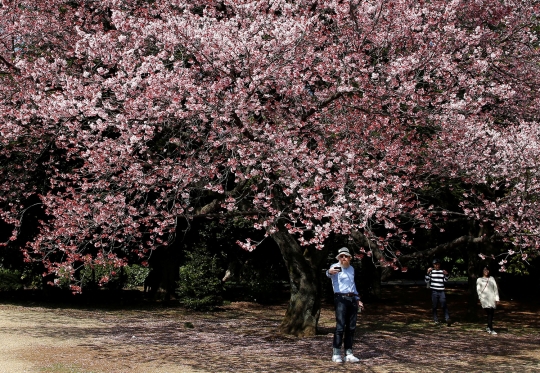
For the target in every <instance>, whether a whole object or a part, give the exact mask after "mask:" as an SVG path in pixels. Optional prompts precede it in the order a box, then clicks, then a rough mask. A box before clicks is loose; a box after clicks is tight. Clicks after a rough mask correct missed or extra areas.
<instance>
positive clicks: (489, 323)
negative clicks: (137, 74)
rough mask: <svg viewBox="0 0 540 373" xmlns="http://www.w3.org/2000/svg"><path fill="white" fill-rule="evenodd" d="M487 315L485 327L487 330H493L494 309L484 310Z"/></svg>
mask: <svg viewBox="0 0 540 373" xmlns="http://www.w3.org/2000/svg"><path fill="white" fill-rule="evenodd" d="M484 309H485V310H486V315H487V327H488V328H489V330H493V315H495V308H484Z"/></svg>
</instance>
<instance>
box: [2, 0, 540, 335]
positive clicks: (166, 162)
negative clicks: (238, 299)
mask: <svg viewBox="0 0 540 373" xmlns="http://www.w3.org/2000/svg"><path fill="white" fill-rule="evenodd" d="M0 12H1V14H0V32H1V34H0V36H1V43H0V56H1V59H0V61H2V64H3V71H2V75H1V79H2V87H1V88H0V99H1V102H2V105H1V107H0V110H1V117H2V120H1V122H0V132H1V134H2V139H1V140H0V141H1V143H0V144H1V147H0V153H1V154H0V156H1V157H2V158H1V159H2V162H3V163H2V165H3V166H2V177H3V179H4V181H7V180H8V179H9V180H10V182H9V183H7V182H3V183H2V186H1V188H2V194H1V200H0V203H1V204H2V206H3V208H2V210H1V211H2V219H3V220H4V221H5V222H7V223H8V224H11V225H12V226H13V227H14V232H13V235H12V238H11V239H15V238H16V236H17V233H18V229H19V228H20V224H21V216H23V214H24V208H25V204H24V202H23V201H24V200H25V199H27V198H29V197H30V196H32V195H38V196H39V199H40V203H41V206H42V208H43V211H44V213H45V214H46V216H47V219H44V220H43V221H42V222H41V223H40V226H39V234H38V235H37V236H36V237H35V239H33V240H31V241H30V242H29V243H28V245H27V246H26V247H25V249H24V253H25V255H26V258H27V260H39V261H42V262H43V263H44V265H45V266H46V268H47V269H48V271H49V273H53V274H56V275H60V274H63V275H64V274H65V275H67V276H68V277H70V278H72V279H74V278H75V274H76V271H77V268H79V267H80V266H83V265H85V264H86V265H89V264H98V265H105V264H106V265H111V266H113V267H121V266H123V265H125V264H126V263H127V262H128V261H129V260H131V259H130V256H129V255H134V256H135V257H139V258H140V259H141V260H144V258H146V257H147V256H148V255H149V253H150V252H151V251H152V250H155V249H156V248H159V247H166V246H170V245H171V243H172V242H174V240H175V233H176V229H177V226H178V224H179V222H180V221H181V220H182V221H189V220H190V219H192V218H194V217H198V216H210V214H212V216H214V217H217V218H221V219H227V218H228V217H230V216H235V215H242V216H244V217H245V218H246V219H250V220H251V221H252V223H253V227H255V228H257V229H261V230H263V231H264V232H265V234H266V235H267V236H268V237H271V238H273V239H274V240H275V241H276V242H277V243H278V245H279V247H280V250H281V254H282V255H283V258H284V259H285V263H286V265H287V268H288V270H289V276H290V279H291V302H290V305H289V309H288V311H287V313H286V317H285V319H284V321H283V324H282V328H281V329H282V331H284V332H285V333H293V334H296V335H313V334H314V333H315V330H316V325H317V320H318V311H319V305H318V300H319V299H320V294H319V293H320V286H317V284H316V282H315V281H316V280H315V278H318V275H317V273H318V272H319V271H320V269H321V268H320V267H321V265H322V263H323V258H325V257H326V256H325V255H324V250H330V249H332V248H331V247H330V246H331V241H330V240H329V237H331V235H332V234H338V235H349V234H351V233H352V232H354V231H358V232H360V233H361V234H362V235H364V236H365V237H367V238H368V239H369V242H374V243H375V248H376V249H377V250H380V251H381V253H382V254H384V255H380V259H379V263H378V264H380V265H383V266H387V267H395V268H397V267H399V261H398V258H397V255H396V248H397V246H396V242H397V245H399V247H400V249H401V250H402V251H403V252H406V251H407V250H408V247H409V246H410V245H411V244H412V243H413V241H414V232H415V229H419V228H424V229H432V228H433V224H434V222H435V221H439V220H442V221H444V220H445V219H447V217H448V216H449V215H450V216H452V215H459V216H462V217H464V218H466V219H471V220H472V221H474V222H475V224H477V225H478V226H480V224H482V225H486V226H488V227H489V235H490V236H489V237H488V236H484V235H482V236H481V237H480V238H481V240H488V239H493V240H495V239H497V240H502V241H504V242H505V243H508V244H510V245H513V246H512V247H513V249H512V250H511V251H509V253H513V252H519V253H520V254H521V255H525V253H524V251H523V250H524V249H525V248H535V249H537V248H538V226H539V225H538V208H537V207H538V206H537V203H538V202H537V201H538V190H539V189H538V185H539V184H538V163H537V160H538V152H539V151H540V147H539V146H538V142H539V139H540V136H539V127H538V112H539V111H538V104H539V100H538V83H539V81H538V79H539V76H540V74H538V69H539V66H538V48H537V31H538V23H537V18H536V14H538V5H537V4H536V2H534V1H527V0H526V1H509V2H505V3H501V2H499V1H496V0H488V1H484V2H478V3H472V2H466V1H453V2H447V1H442V0H441V1H431V2H422V1H418V2H410V1H404V0H396V1H380V0H374V1H360V0H349V1H345V0H344V1H318V2H315V1H307V0H300V1H295V2H286V1H278V0H276V1H273V2H268V1H251V2H245V1H241V0H234V1H233V0H231V1H220V2H217V1H207V0H205V1H189V2H187V1H182V0H175V1H167V2H164V1H155V2H144V1H142V2H141V1H129V0H123V1H119V0H108V1H102V2H99V3H96V2H86V1H70V2H66V1H60V0H50V1H47V2H44V3H40V4H35V3H33V2H26V1H13V2H3V3H2V8H0ZM37 172H41V173H43V178H39V180H43V181H42V184H40V185H39V187H38V186H37V185H34V184H32V183H31V182H30V180H34V179H35V177H34V176H33V175H35V174H36V173H37ZM454 183H455V184H456V185H460V186H463V188H464V191H463V193H461V196H460V197H459V203H458V206H453V207H452V209H448V208H447V206H446V205H444V204H434V202H435V201H436V199H435V198H431V194H432V193H431V188H433V186H434V185H450V184H451V185H454ZM257 243H258V242H255V241H253V240H250V239H249V238H248V239H246V240H245V241H243V242H239V244H240V245H242V247H244V248H246V249H248V250H252V249H254V248H255V247H256V246H257ZM362 249H363V250H364V251H366V252H370V251H371V250H372V249H370V248H362ZM317 250H322V251H317ZM523 258H524V259H526V257H524V256H523ZM502 264H504V262H503V263H502ZM103 280H106V278H104V279H103ZM73 290H74V291H79V290H80V288H79V287H78V285H77V284H76V283H74V284H73Z"/></svg>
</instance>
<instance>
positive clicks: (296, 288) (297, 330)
mask: <svg viewBox="0 0 540 373" xmlns="http://www.w3.org/2000/svg"><path fill="white" fill-rule="evenodd" d="M272 238H273V239H274V241H275V242H276V243H277V244H278V246H279V249H280V251H281V254H282V256H283V259H284V261H285V265H286V266H287V270H288V272H289V279H290V284H291V298H290V300H289V306H288V307H287V312H286V313H285V317H284V319H283V321H282V323H281V325H280V328H279V331H280V332H281V333H283V334H289V335H294V336H297V337H307V336H314V335H315V334H316V333H317V323H318V322H319V316H320V313H321V269H322V264H323V263H324V261H325V259H326V256H327V253H328V248H326V247H325V248H324V249H322V250H317V249H315V248H313V247H302V246H300V245H299V244H298V242H297V241H296V240H295V239H294V237H293V236H292V235H291V234H289V233H288V232H287V231H286V230H281V231H278V232H276V233H274V234H273V235H272Z"/></svg>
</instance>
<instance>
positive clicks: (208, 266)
mask: <svg viewBox="0 0 540 373" xmlns="http://www.w3.org/2000/svg"><path fill="white" fill-rule="evenodd" d="M221 272H222V269H221V268H220V267H219V266H218V259H217V257H216V256H215V255H214V256H210V255H209V253H208V251H207V250H206V249H205V248H198V249H195V250H194V251H193V252H188V253H186V262H185V264H184V265H183V266H181V267H180V270H179V280H178V282H177V284H178V287H177V288H176V294H177V295H178V300H179V301H180V303H181V304H182V305H184V306H185V307H187V308H189V309H193V310H212V309H214V308H215V307H216V306H219V305H221V304H222V293H223V286H222V284H221V280H220V279H219V275H220V274H221Z"/></svg>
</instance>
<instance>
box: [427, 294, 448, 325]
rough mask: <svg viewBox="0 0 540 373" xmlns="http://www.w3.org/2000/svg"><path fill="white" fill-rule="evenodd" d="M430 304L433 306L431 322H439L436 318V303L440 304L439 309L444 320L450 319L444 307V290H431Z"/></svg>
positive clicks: (446, 308)
mask: <svg viewBox="0 0 540 373" xmlns="http://www.w3.org/2000/svg"><path fill="white" fill-rule="evenodd" d="M431 303H432V305H433V321H439V318H438V317H437V303H440V304H441V308H442V309H443V312H444V319H445V320H448V319H450V315H449V314H448V307H446V294H445V293H444V290H431Z"/></svg>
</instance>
